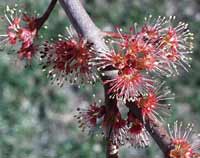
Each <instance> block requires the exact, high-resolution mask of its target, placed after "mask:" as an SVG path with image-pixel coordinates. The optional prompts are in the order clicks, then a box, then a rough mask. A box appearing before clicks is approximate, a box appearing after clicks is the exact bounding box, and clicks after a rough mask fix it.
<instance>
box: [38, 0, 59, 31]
mask: <svg viewBox="0 0 200 158" xmlns="http://www.w3.org/2000/svg"><path fill="white" fill-rule="evenodd" d="M57 1H58V0H51V3H50V4H49V6H48V8H47V10H46V11H45V13H44V14H43V15H42V16H41V17H40V18H38V19H36V23H37V30H39V29H40V28H41V27H42V25H43V24H44V23H45V21H46V20H47V19H48V18H49V15H50V14H51V12H52V10H53V9H54V7H55V5H56V3H57Z"/></svg>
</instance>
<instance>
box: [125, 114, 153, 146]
mask: <svg viewBox="0 0 200 158" xmlns="http://www.w3.org/2000/svg"><path fill="white" fill-rule="evenodd" d="M128 126H129V129H128V142H129V143H130V144H131V145H132V146H134V147H147V146H148V145H149V143H150V141H149V134H148V132H147V131H146V129H145V127H144V125H143V123H142V122H141V121H140V120H138V119H137V118H136V117H135V115H134V114H133V113H131V112H128Z"/></svg>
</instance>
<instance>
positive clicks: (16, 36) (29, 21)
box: [0, 5, 38, 61]
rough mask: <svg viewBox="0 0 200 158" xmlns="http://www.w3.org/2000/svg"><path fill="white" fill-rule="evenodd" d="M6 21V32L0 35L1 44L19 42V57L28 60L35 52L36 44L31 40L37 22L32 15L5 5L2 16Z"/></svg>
mask: <svg viewBox="0 0 200 158" xmlns="http://www.w3.org/2000/svg"><path fill="white" fill-rule="evenodd" d="M3 19H5V20H6V21H7V23H8V26H7V30H6V34H3V35H0V37H1V41H0V43H1V44H4V43H8V44H10V45H12V46H16V45H17V44H20V48H19V50H18V51H17V54H18V58H19V59H27V60H28V61H30V60H31V59H32V57H33V55H34V54H35V53H36V49H37V48H36V46H34V44H33V42H34V39H35V37H36V35H37V31H38V30H37V22H36V19H35V18H34V17H30V16H28V15H27V14H25V13H22V11H21V10H20V9H17V5H16V7H14V8H10V7H9V6H7V7H6V10H5V15H4V18H3Z"/></svg>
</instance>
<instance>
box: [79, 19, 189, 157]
mask: <svg viewBox="0 0 200 158" xmlns="http://www.w3.org/2000/svg"><path fill="white" fill-rule="evenodd" d="M173 20H174V17H170V18H168V19H166V18H165V17H163V18H162V17H158V19H155V20H153V22H152V21H151V17H149V18H148V19H146V20H145V21H146V23H145V25H144V26H143V27H142V28H141V30H140V31H136V28H135V30H133V29H131V33H129V34H126V33H123V32H122V31H121V30H120V29H117V31H118V32H117V33H111V34H109V33H107V34H108V36H111V37H112V38H113V40H111V41H108V45H109V46H111V49H110V51H104V52H93V54H92V55H91V58H92V59H91V60H90V61H92V62H94V63H95V64H96V66H97V68H98V70H100V72H101V71H105V70H106V71H110V70H111V71H112V70H114V71H113V72H114V73H115V75H114V77H112V78H109V79H107V80H104V82H103V83H104V84H105V85H108V87H109V88H108V91H107V93H108V94H107V95H109V96H110V99H117V101H118V103H119V102H120V101H121V100H122V104H123V103H125V104H126V107H127V108H128V113H127V114H126V115H125V116H124V117H122V114H121V111H120V110H119V109H118V106H117V105H116V106H115V105H113V106H114V107H115V108H114V109H107V108H105V107H104V106H103V107H104V108H103V109H104V110H103V113H102V111H101V112H100V110H99V109H100V107H98V106H97V107H98V108H97V107H96V108H91V107H92V106H90V107H89V109H87V110H86V111H87V112H79V115H78V117H77V118H78V120H79V122H80V123H81V126H83V124H84V125H86V126H87V127H88V128H91V127H92V129H93V128H95V127H96V126H97V124H96V120H99V121H98V127H100V128H102V129H103V133H104V135H105V136H106V137H108V138H110V139H111V141H112V143H113V144H115V145H123V144H126V143H129V144H131V145H132V146H134V147H146V146H148V145H149V143H150V140H149V133H148V132H147V130H146V127H145V123H146V122H145V121H146V120H147V119H148V120H150V121H154V120H156V121H157V120H161V121H163V116H166V115H167V116H168V115H169V110H170V108H171V105H170V104H168V102H167V101H168V100H169V99H173V96H172V94H171V91H170V90H169V89H168V88H167V87H165V85H164V82H158V81H157V80H155V79H154V77H155V76H158V75H159V76H162V77H163V76H166V77H169V76H172V75H175V74H178V70H179V67H182V68H184V69H185V70H187V68H188V67H189V61H190V57H188V54H189V53H191V49H192V39H193V34H192V33H190V31H189V29H188V28H187V27H188V26H187V24H184V23H178V25H177V26H173V25H172V21H173ZM129 103H130V104H129ZM133 108H134V109H137V110H138V113H140V114H139V115H141V117H142V119H141V118H138V116H136V115H135V114H134V112H133V111H132V109H133ZM94 109H96V112H92V113H91V112H89V111H92V110H94ZM99 113H100V114H101V115H99ZM94 114H95V115H94ZM94 117H95V118H94ZM85 118H87V119H85ZM88 118H90V119H91V118H93V119H94V120H95V121H94V122H95V124H94V123H93V124H91V121H88V122H87V120H88ZM88 123H89V125H88ZM91 125H92V126H91ZM84 128H85V126H84ZM95 129H96V128H95ZM173 158H176V157H173Z"/></svg>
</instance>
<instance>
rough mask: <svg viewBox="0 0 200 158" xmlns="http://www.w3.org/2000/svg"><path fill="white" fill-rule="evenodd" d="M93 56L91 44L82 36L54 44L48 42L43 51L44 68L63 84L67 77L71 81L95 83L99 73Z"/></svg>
mask: <svg viewBox="0 0 200 158" xmlns="http://www.w3.org/2000/svg"><path fill="white" fill-rule="evenodd" d="M91 56H92V50H91V45H90V44H89V43H87V41H85V40H83V39H82V38H81V37H79V38H78V39H77V38H76V37H73V38H71V39H68V40H66V39H63V40H60V41H56V42H54V43H52V44H51V43H48V42H46V43H45V44H44V50H43V51H41V58H43V63H44V70H45V71H46V70H47V71H48V73H49V75H50V77H51V78H52V79H53V80H54V79H55V80H56V82H57V83H58V84H59V85H61V86H62V85H63V83H64V80H65V79H68V80H69V81H70V82H71V83H77V82H78V83H83V82H84V83H93V81H95V80H96V78H97V75H96V74H95V72H94V71H93V65H92V63H91V62H90V59H91Z"/></svg>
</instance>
